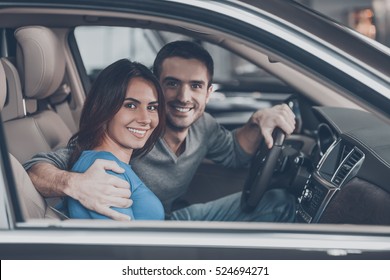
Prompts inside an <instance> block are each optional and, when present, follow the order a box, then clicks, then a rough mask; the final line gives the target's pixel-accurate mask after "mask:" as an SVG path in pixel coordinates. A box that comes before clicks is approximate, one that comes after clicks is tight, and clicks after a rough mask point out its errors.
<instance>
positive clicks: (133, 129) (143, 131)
mask: <svg viewBox="0 0 390 280" xmlns="http://www.w3.org/2000/svg"><path fill="white" fill-rule="evenodd" d="M128 130H129V131H130V132H134V133H137V134H141V135H144V134H145V133H146V130H138V129H135V128H129V129H128Z"/></svg>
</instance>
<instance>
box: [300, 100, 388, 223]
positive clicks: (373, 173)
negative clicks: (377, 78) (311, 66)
mask: <svg viewBox="0 0 390 280" xmlns="http://www.w3.org/2000/svg"><path fill="white" fill-rule="evenodd" d="M313 110H314V114H315V115H316V116H317V117H318V119H319V120H320V122H321V124H320V126H319V128H318V134H317V138H318V139H317V140H318V146H319V147H318V148H319V153H320V156H321V158H320V160H319V162H318V164H317V165H316V167H315V168H314V170H313V171H312V172H311V173H310V175H309V176H308V178H307V180H306V182H305V186H304V188H303V191H302V193H301V195H300V197H299V198H298V207H297V220H298V222H302V223H350V224H387V225H388V224H390V217H389V215H388V213H390V183H389V182H390V172H389V171H390V169H389V168H390V127H389V125H388V124H386V123H384V122H382V121H381V120H379V119H378V118H376V117H375V116H373V115H372V114H370V113H367V112H364V111H359V110H353V109H345V108H335V107H314V108H313Z"/></svg>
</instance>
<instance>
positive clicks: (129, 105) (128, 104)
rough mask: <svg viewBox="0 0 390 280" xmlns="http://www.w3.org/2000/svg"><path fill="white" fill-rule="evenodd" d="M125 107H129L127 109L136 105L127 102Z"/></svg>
mask: <svg viewBox="0 0 390 280" xmlns="http://www.w3.org/2000/svg"><path fill="white" fill-rule="evenodd" d="M125 107H126V108H129V109H134V108H136V106H135V104H134V103H127V104H125Z"/></svg>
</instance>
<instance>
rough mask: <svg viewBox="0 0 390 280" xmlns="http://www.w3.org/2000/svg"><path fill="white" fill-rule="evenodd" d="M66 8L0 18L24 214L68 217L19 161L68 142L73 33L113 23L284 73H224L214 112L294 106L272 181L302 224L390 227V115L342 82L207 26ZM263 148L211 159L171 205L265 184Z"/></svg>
mask: <svg viewBox="0 0 390 280" xmlns="http://www.w3.org/2000/svg"><path fill="white" fill-rule="evenodd" d="M68 12H69V13H65V12H64V11H57V10H55V9H52V10H39V11H37V10H34V11H32V10H31V11H29V10H21V11H18V10H15V11H14V12H13V13H5V14H0V28H1V43H2V44H1V67H0V80H1V83H0V84H1V85H4V84H6V85H7V87H6V89H5V88H4V86H2V88H1V90H0V100H1V101H2V102H1V104H0V106H1V107H2V109H1V119H2V123H3V127H4V131H5V135H6V145H7V147H8V151H9V156H10V161H11V163H12V170H13V174H14V179H15V187H16V192H17V194H18V199H19V204H20V210H21V213H22V216H23V220H24V221H27V220H30V219H58V220H60V219H63V217H62V216H61V215H60V214H59V213H57V212H56V210H55V209H54V208H53V207H52V206H51V203H50V201H47V200H45V199H44V198H43V197H42V196H41V195H40V194H39V193H38V192H37V191H36V190H35V188H34V186H33V185H32V183H31V181H30V179H29V177H28V175H27V173H26V172H25V170H24V169H23V167H22V164H23V163H25V162H26V161H27V160H28V159H30V158H31V157H32V156H33V155H35V154H37V153H39V152H48V151H52V150H55V149H56V148H58V147H62V146H65V145H66V144H67V141H68V139H69V138H70V137H71V136H72V134H73V133H75V132H76V131H77V125H78V119H79V117H80V112H81V108H82V104H83V101H84V98H85V95H86V93H87V91H88V88H89V86H90V82H91V80H90V77H88V74H87V73H86V71H85V66H84V65H83V60H82V57H81V54H80V50H79V48H78V45H77V40H76V39H75V35H74V30H75V28H76V29H77V27H79V26H83V27H86V28H88V27H91V28H92V27H95V26H117V27H129V28H140V29H145V30H154V31H156V32H158V31H161V32H164V31H169V32H173V33H175V34H180V35H181V36H186V37H187V38H192V40H196V41H198V42H202V43H204V44H205V43H207V44H212V45H217V46H219V47H222V48H223V49H225V50H227V51H229V52H231V53H233V54H235V55H237V56H239V57H241V58H242V59H244V60H247V61H250V63H251V64H254V65H256V66H257V67H259V68H261V69H263V70H264V71H265V72H266V73H267V74H269V75H271V76H272V77H274V78H276V80H277V81H276V82H275V80H272V79H271V81H270V80H262V79H259V81H258V82H253V81H252V80H251V81H249V82H247V81H246V80H245V79H242V80H238V81H231V80H229V79H225V80H223V79H219V80H218V79H217V80H216V81H215V89H216V91H215V93H213V94H214V96H213V98H211V100H210V103H209V104H208V106H207V108H206V111H207V112H209V113H210V114H212V115H213V116H214V117H215V118H216V119H217V120H218V121H219V122H220V124H221V125H222V126H224V127H226V128H227V129H229V130H232V129H235V128H237V127H239V126H240V125H242V124H243V123H245V121H246V120H247V119H248V117H249V116H250V114H251V113H253V112H254V111H255V110H256V109H260V108H264V107H268V106H272V105H275V104H278V103H282V102H286V103H288V104H289V106H290V107H291V108H292V110H293V111H294V113H295V114H296V117H297V124H298V125H297V128H296V131H295V133H294V134H293V135H291V136H290V137H288V138H287V139H286V140H284V143H282V148H281V153H280V155H279V156H278V157H277V158H276V159H275V161H274V162H273V163H272V164H273V168H271V169H272V174H268V175H270V176H269V177H270V178H269V184H268V185H269V186H267V188H272V187H279V186H284V187H286V188H287V189H288V190H289V191H290V192H291V193H293V194H294V195H295V196H296V197H297V205H298V208H297V216H298V221H299V222H300V223H348V224H376V225H380V224H386V225H388V224H390V216H389V215H388V214H385V213H390V185H389V184H388V182H389V181H390V177H389V176H390V174H389V172H388V169H389V168H390V153H389V151H390V148H389V147H390V146H389V145H390V143H387V142H386V141H387V140H388V139H390V129H389V123H388V119H386V117H383V115H381V114H380V113H378V112H375V111H374V110H373V109H372V108H370V107H369V105H367V104H365V103H364V102H362V100H360V99H359V98H356V97H354V96H352V95H348V91H347V90H345V89H343V88H342V87H341V86H339V85H338V84H336V83H334V82H332V81H329V80H327V79H325V78H324V77H321V76H320V75H318V74H317V73H315V71H313V70H312V69H307V68H306V67H303V66H302V65H300V64H299V63H296V61H295V60H293V59H288V57H283V56H281V55H280V54H279V53H275V52H273V51H272V49H269V48H268V47H267V46H263V47H260V46H258V45H255V44H251V43H249V42H245V41H242V40H241V39H239V38H238V37H234V36H233V35H231V34H228V33H225V32H223V31H216V30H211V29H210V28H208V27H206V26H199V25H196V24H193V23H190V22H176V21H174V20H172V19H164V18H159V17H156V18H143V17H142V15H137V14H131V13H120V12H118V13H113V12H103V11H99V12H98V11H78V10H72V11H68ZM26 15H28V16H26ZM130 59H131V58H130ZM4 80H6V83H4V82H3V81H4ZM346 116H348V118H346ZM259 152H261V155H259V157H255V159H254V160H253V162H252V164H251V166H246V167H242V168H238V169H235V170H231V169H227V168H224V167H221V166H218V165H216V164H214V163H213V162H210V161H208V160H205V161H204V163H203V164H202V165H201V166H200V167H199V168H198V170H197V171H196V174H195V176H194V179H193V182H192V184H191V186H190V188H189V190H188V192H187V193H186V194H185V195H184V196H183V197H182V198H180V199H179V200H178V201H177V202H176V203H175V206H174V208H180V207H183V206H186V205H190V204H193V203H198V202H206V201H210V200H213V199H216V198H219V197H222V196H225V195H227V194H230V193H234V192H238V191H242V190H243V188H244V187H247V189H246V190H247V191H248V193H250V194H249V196H250V195H253V193H254V192H255V191H254V190H252V188H255V186H254V185H256V182H257V181H256V180H259V178H257V177H256V175H254V173H256V172H255V171H258V169H259V168H264V166H261V167H259V166H258V165H259V161H261V159H262V158H263V157H264V154H266V155H267V154H268V152H267V151H259ZM270 164H271V163H270ZM252 169H256V170H254V171H253V170H252ZM253 172H254V173H253ZM258 199H260V198H258Z"/></svg>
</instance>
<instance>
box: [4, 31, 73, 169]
mask: <svg viewBox="0 0 390 280" xmlns="http://www.w3.org/2000/svg"><path fill="white" fill-rule="evenodd" d="M15 38H16V40H17V53H16V65H17V68H16V67H15V65H14V63H13V62H12V61H11V60H10V59H8V58H2V59H1V60H2V63H3V65H4V68H5V73H6V77H7V80H8V83H9V87H8V96H9V98H8V102H7V103H6V105H5V107H4V110H3V114H2V116H3V121H4V129H5V132H6V138H7V141H8V148H9V151H10V152H11V154H13V155H14V156H15V157H16V158H17V159H18V161H19V162H21V163H25V162H26V161H27V160H28V159H30V158H31V157H32V156H33V155H35V154H37V153H38V152H48V151H51V150H53V149H56V148H58V147H63V146H66V144H67V142H68V140H69V138H70V137H71V136H72V133H71V131H70V129H69V128H68V126H67V125H66V124H65V122H64V121H63V119H62V118H61V117H60V116H59V115H58V114H57V113H56V112H55V111H54V110H53V109H51V108H50V107H44V108H39V104H42V103H44V101H45V100H47V99H48V98H50V97H51V96H52V95H53V94H55V93H56V91H57V90H58V89H60V88H61V85H62V81H63V78H64V74H65V59H64V53H63V51H62V48H61V46H60V42H59V39H58V38H57V37H56V35H55V34H54V33H53V32H52V31H51V30H50V29H48V28H45V27H42V26H28V27H22V28H19V29H17V30H16V31H15ZM19 77H20V78H19Z"/></svg>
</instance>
